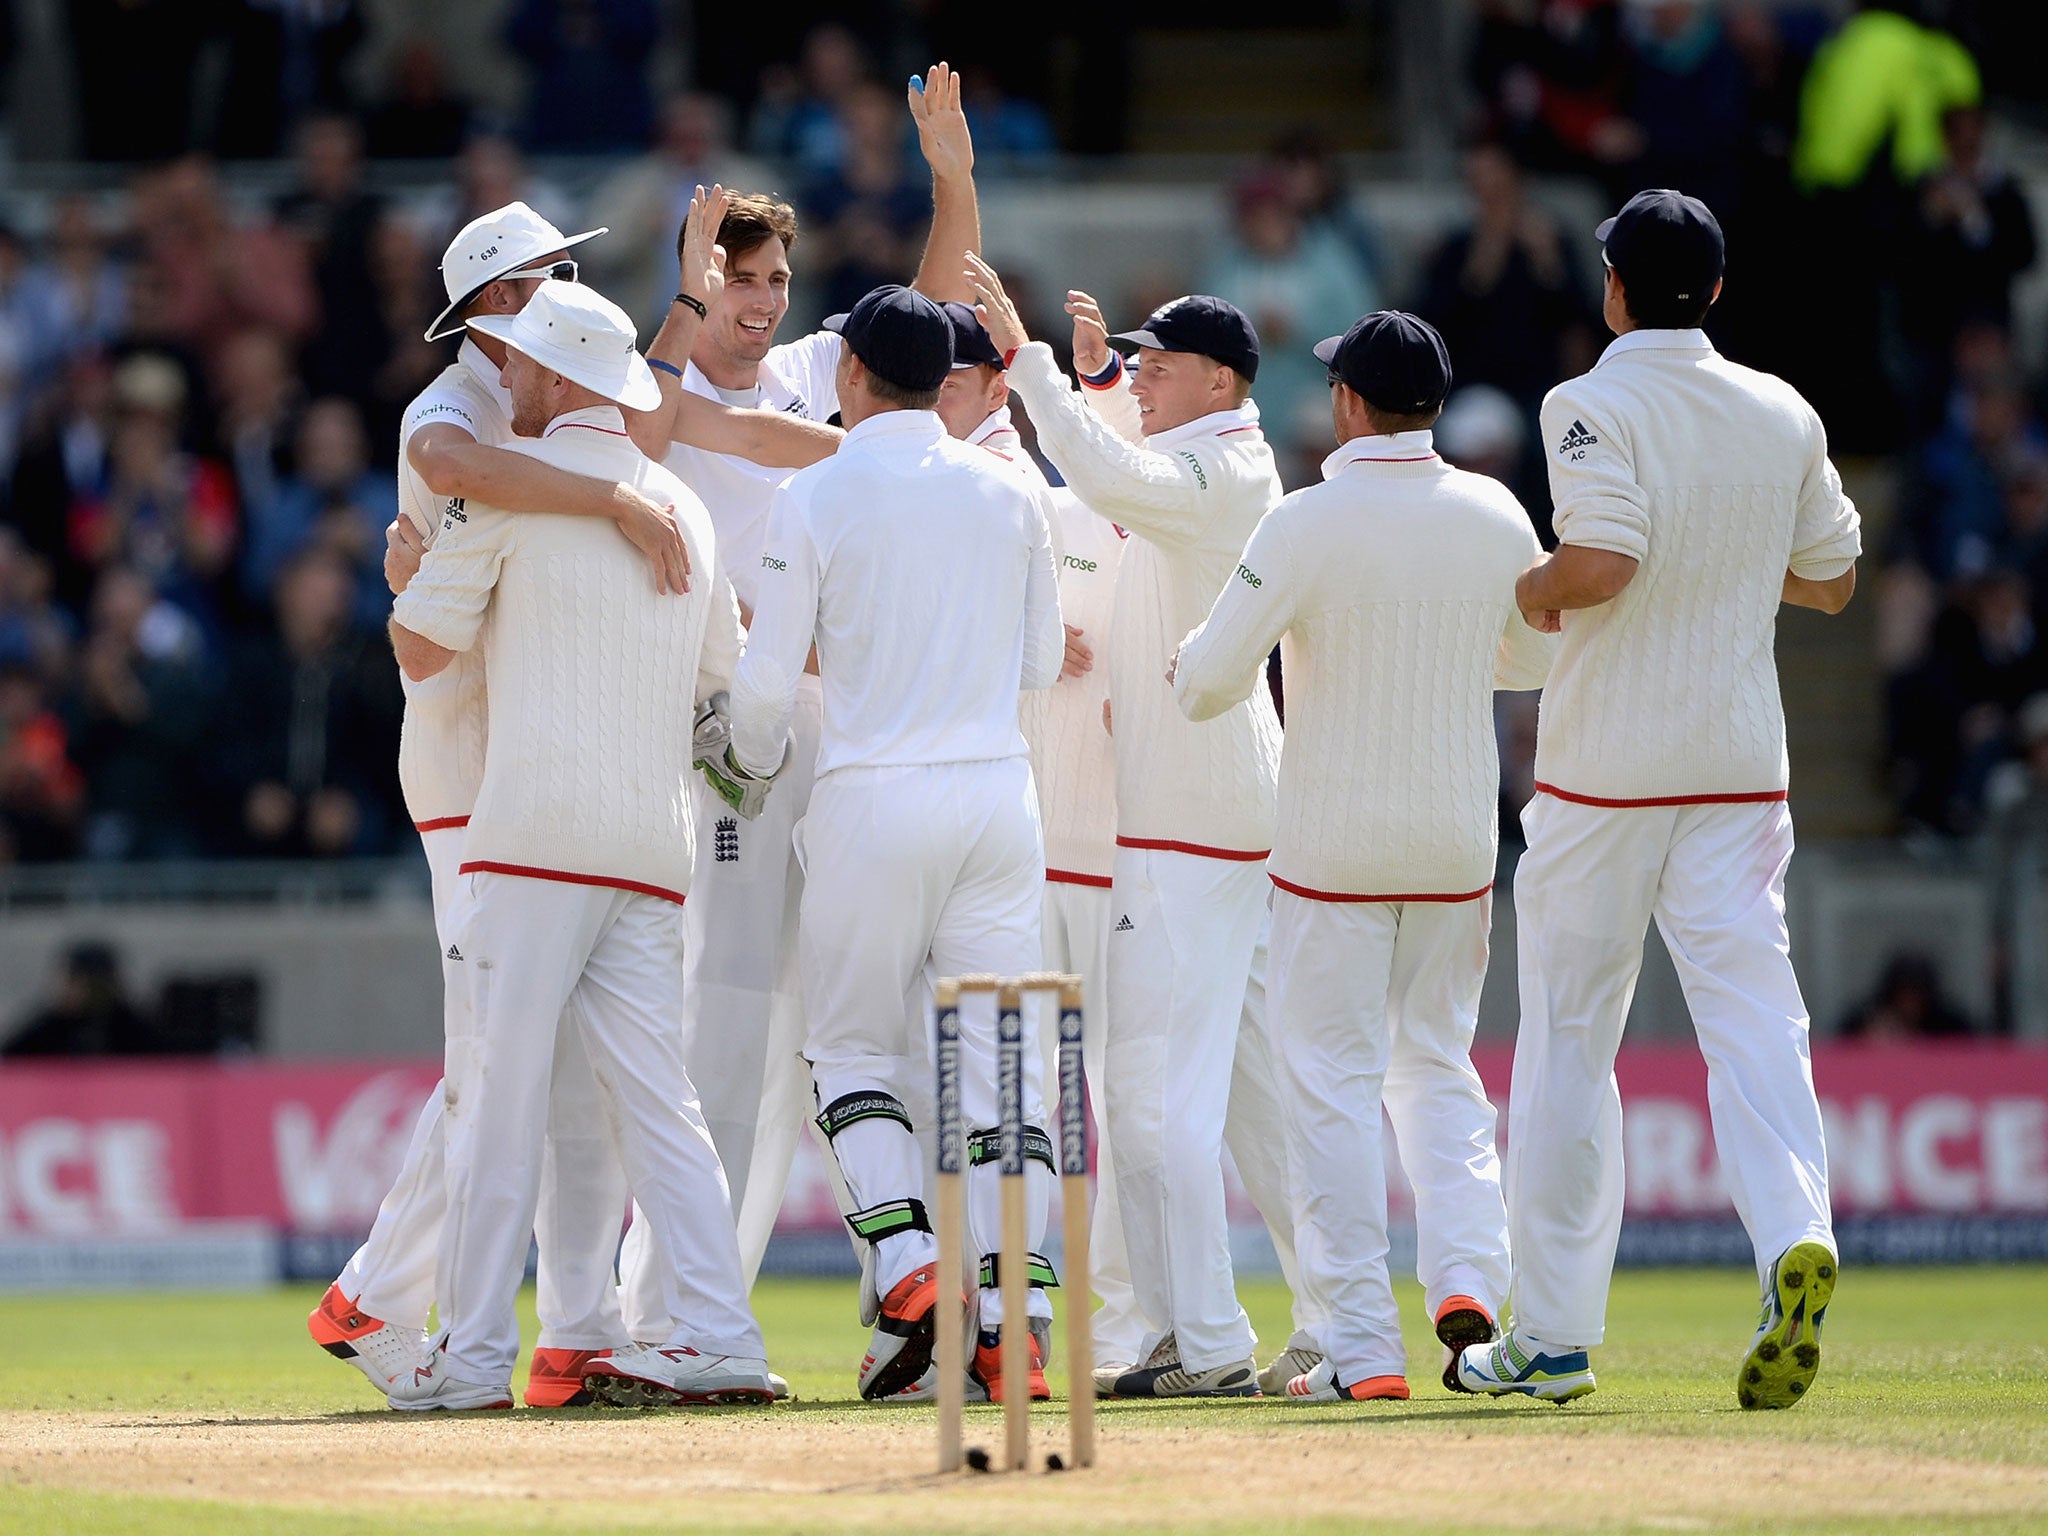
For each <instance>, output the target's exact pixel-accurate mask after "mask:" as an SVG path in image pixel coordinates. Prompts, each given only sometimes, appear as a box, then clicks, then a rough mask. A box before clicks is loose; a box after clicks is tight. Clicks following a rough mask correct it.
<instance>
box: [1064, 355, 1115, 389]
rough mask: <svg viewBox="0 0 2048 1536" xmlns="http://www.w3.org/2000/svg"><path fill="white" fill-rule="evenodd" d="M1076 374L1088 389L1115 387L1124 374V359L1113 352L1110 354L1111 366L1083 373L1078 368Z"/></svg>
mask: <svg viewBox="0 0 2048 1536" xmlns="http://www.w3.org/2000/svg"><path fill="white" fill-rule="evenodd" d="M1074 376H1075V377H1076V378H1078V379H1079V380H1080V381H1081V383H1082V386H1083V387H1084V388H1087V389H1114V388H1115V387H1116V386H1117V384H1118V383H1119V382H1120V381H1121V380H1122V378H1123V376H1124V360H1123V358H1122V357H1121V356H1119V355H1118V354H1117V353H1115V352H1112V353H1110V354H1109V366H1108V367H1107V368H1105V369H1103V370H1102V372H1100V373H1083V372H1081V370H1080V369H1078V368H1077V369H1075V370H1074Z"/></svg>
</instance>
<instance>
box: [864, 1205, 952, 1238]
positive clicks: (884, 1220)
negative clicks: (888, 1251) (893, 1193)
mask: <svg viewBox="0 0 2048 1536" xmlns="http://www.w3.org/2000/svg"><path fill="white" fill-rule="evenodd" d="M846 1224H847V1225H848V1226H849V1227H851V1228H853V1235H854V1236H855V1237H858V1238H860V1239H861V1240H862V1241H864V1242H869V1243H879V1242H880V1241H881V1240H882V1239H883V1238H885V1237H898V1236H900V1235H902V1234H903V1233H905V1232H929V1231H931V1229H932V1223H931V1218H930V1217H929V1216H927V1215H925V1212H924V1202H923V1201H922V1200H891V1201H889V1202H888V1203H887V1204H884V1205H871V1206H869V1207H868V1208H867V1209H866V1210H864V1211H854V1212H851V1213H850V1214H849V1215H848V1216H847V1218H846Z"/></svg>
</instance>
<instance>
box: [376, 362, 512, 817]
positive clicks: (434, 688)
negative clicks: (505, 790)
mask: <svg viewBox="0 0 2048 1536" xmlns="http://www.w3.org/2000/svg"><path fill="white" fill-rule="evenodd" d="M444 421H445V422H447V423H449V424H450V425H451V426H457V427H460V428H461V429H462V430H463V431H465V432H467V433H468V434H469V435H470V436H471V437H473V438H475V439H476V440H477V441H478V442H480V443H482V444H483V445H484V446H485V447H487V448H502V447H504V446H505V445H506V444H508V443H509V442H511V441H512V396H511V394H510V393H509V392H508V391H507V390H506V388H505V386H504V384H503V383H502V382H501V381H500V380H499V377H498V367H497V365H496V364H495V363H493V362H492V361H491V360H490V359H489V358H488V357H486V356H484V354H483V350H482V349H481V348H480V347H478V346H477V344H476V343H475V342H474V341H473V340H471V339H470V338H468V337H466V336H465V337H464V338H463V341H462V349H461V350H460V351H459V352H458V353H456V357H455V361H454V362H452V363H450V364H449V365H448V366H447V367H446V368H443V369H442V370H441V372H440V374H439V376H438V377H436V378H435V380H434V382H433V383H431V384H429V385H428V386H427V387H426V388H425V389H423V390H422V391H420V394H419V397H418V398H417V399H415V400H414V401H413V402H412V404H411V405H409V406H407V407H406V410H405V417H404V420H403V423H402V424H401V425H400V427H399V429H398V509H399V513H400V515H401V516H403V517H404V518H406V519H407V521H409V522H410V523H411V524H412V525H413V527H414V528H416V529H418V530H419V533H420V536H421V537H422V538H423V539H425V540H426V541H427V545H428V547H429V548H432V547H433V543H434V539H435V537H436V536H437V535H438V534H439V533H440V531H441V523H442V515H441V514H442V508H443V507H444V505H445V498H443V497H439V496H436V495H435V494H434V493H433V492H432V491H430V490H428V489H427V482H426V481H425V480H423V479H421V478H420V473H419V471H418V470H416V469H414V468H413V467H412V465H411V463H410V462H409V461H408V460H407V459H406V456H405V446H406V444H407V443H410V442H411V441H412V439H413V434H414V433H416V432H418V431H419V430H420V429H421V428H422V427H430V426H434V425H436V424H437V423H439V422H444ZM399 681H400V682H401V683H402V684H403V686H404V688H405V720H404V723H403V724H402V725H401V727H400V729H399V734H398V786H399V788H400V790H401V791H403V793H404V795H405V808H406V813H407V814H408V815H410V816H411V817H412V820H413V825H414V826H415V827H417V828H418V829H419V830H420V831H422V832H435V831H439V830H441V829H443V828H446V827H462V826H467V825H468V823H469V813H470V811H471V809H472V808H473V807H474V806H475V805H476V791H477V786H478V785H479V784H481V783H482V782H483V778H484V739H485V737H486V736H487V735H488V733H489V725H490V722H489V719H488V714H487V706H486V704H485V700H484V656H483V652H482V651H481V650H473V651H465V652H464V653H463V654H461V655H459V656H457V657H456V658H455V659H454V660H453V661H451V662H449V663H448V665H447V666H446V667H444V668H443V669H442V670H441V671H439V672H437V673H435V674H434V676H432V677H430V678H428V679H426V681H424V682H417V683H416V682H414V681H413V680H412V679H411V678H409V677H407V676H405V674H404V673H403V672H401V673H400V674H399Z"/></svg>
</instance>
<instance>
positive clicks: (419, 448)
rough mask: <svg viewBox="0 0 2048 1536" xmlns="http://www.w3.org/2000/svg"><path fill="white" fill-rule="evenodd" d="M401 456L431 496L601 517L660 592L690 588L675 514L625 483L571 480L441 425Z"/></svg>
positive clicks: (414, 439)
mask: <svg viewBox="0 0 2048 1536" xmlns="http://www.w3.org/2000/svg"><path fill="white" fill-rule="evenodd" d="M405 457H406V461H407V462H408V463H409V464H411V465H412V467H413V468H414V469H415V470H417V471H419V476H420V478H421V479H422V480H424V481H426V482H427V489H428V490H430V491H432V492H433V493H434V494H435V495H436V496H447V497H456V496H459V497H461V498H462V499H463V500H464V501H477V502H482V503H483V504H484V505H486V506H490V507H497V508H499V509H501V510H503V511H506V512H563V513H567V514H569V515H570V516H573V517H608V518H610V519H611V520H612V521H613V522H615V523H617V524H618V525H619V531H620V532H621V533H623V534H624V535H625V536H626V537H627V538H628V539H630V540H632V542H633V545H634V547H635V548H637V549H638V550H639V551H640V553H641V554H643V555H645V556H646V557H647V563H648V564H649V565H651V566H653V567H654V584H655V586H656V587H657V588H658V589H659V590H661V591H663V592H687V591H689V590H690V551H689V549H688V548H687V547H686V546H685V545H684V543H683V531H682V529H680V528H679V527H677V526H676V519H675V512H674V509H673V508H670V507H665V506H662V505H661V504H660V503H658V502H652V501H649V500H648V499H647V498H646V497H645V496H642V495H641V494H640V493H639V492H638V491H636V490H634V489H633V488H632V487H631V486H630V485H624V484H621V483H618V482H616V481H610V480H597V479H593V478H592V477H590V476H588V475H572V474H570V473H569V472H568V471H567V470H565V469H557V468H556V467H555V466H554V465H552V464H543V463H542V462H541V461H540V460H539V459H535V458H531V457H529V456H528V455H526V454H523V453H513V452H512V451H511V450H510V449H506V448H487V447H485V446H484V445H483V444H482V443H480V442H478V441H477V440H476V439H475V438H474V437H473V436H471V435H470V434H469V433H468V432H466V431H465V430H463V429H462V428H461V427H458V426H456V425H454V424H453V423H452V422H445V421H438V422H431V423H429V424H428V425H426V426H424V427H422V428H420V429H419V430H418V431H417V432H415V433H413V435H412V436H411V437H410V438H408V439H407V440H406V444H405Z"/></svg>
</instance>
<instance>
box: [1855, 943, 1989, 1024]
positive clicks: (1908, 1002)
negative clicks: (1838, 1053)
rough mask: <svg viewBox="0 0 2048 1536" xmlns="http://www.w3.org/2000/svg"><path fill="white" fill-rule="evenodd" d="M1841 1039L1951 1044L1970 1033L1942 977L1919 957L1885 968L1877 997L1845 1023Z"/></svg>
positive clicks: (1901, 958) (1895, 959)
mask: <svg viewBox="0 0 2048 1536" xmlns="http://www.w3.org/2000/svg"><path fill="white" fill-rule="evenodd" d="M1837 1033H1838V1034H1841V1035H1843V1036H1844V1037H1846V1038H1848V1039H1851V1040H1864V1041H1873V1042H1899V1041H1908V1040H1952V1039H1955V1038H1957V1037H1959V1036H1964V1035H1968V1034H1970V1033H1971V1029H1970V1021H1969V1019H1968V1018H1967V1017H1965V1016H1964V1014H1963V1012H1962V1010H1961V1009H1959V1008H1957V1007H1956V1006H1955V1005H1954V1004H1953V1003H1951V1002H1950V1001H1949V1000H1948V999H1947V998H1946V997H1945V996H1943V995H1942V989H1941V972H1940V971H1939V970H1938V969H1936V967H1935V964H1934V962H1933V961H1932V960H1930V959H1929V958H1928V957H1927V956H1926V955H1923V954H1920V953H1918V952H1917V951H1906V952H1904V953H1900V954H1896V955H1894V956H1892V958H1891V959H1890V960H1889V961H1888V962H1887V963H1886V965H1885V968H1884V975H1883V976H1882V977H1881V978H1880V979H1879V981H1878V983H1877V993H1876V995H1875V996H1874V997H1872V998H1871V999H1870V1001H1869V1002H1867V1003H1865V1004H1864V1005H1863V1006H1862V1007H1861V1008H1859V1009H1857V1010H1856V1011H1855V1012H1854V1013H1852V1014H1851V1015H1850V1016H1849V1017H1848V1018H1846V1019H1844V1020H1843V1021H1842V1023H1841V1026H1840V1028H1839V1029H1838V1030H1837Z"/></svg>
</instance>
